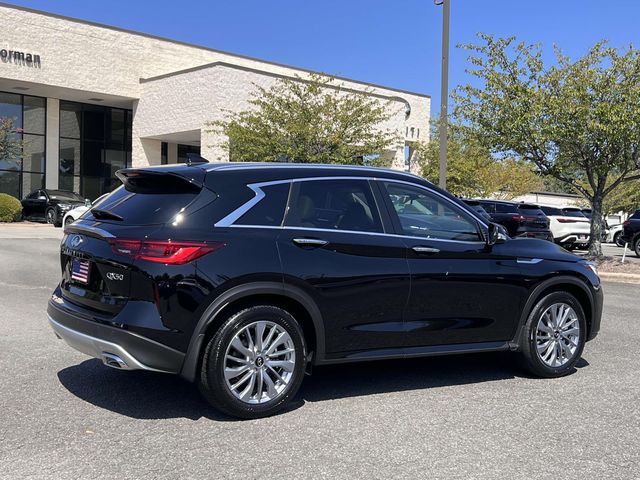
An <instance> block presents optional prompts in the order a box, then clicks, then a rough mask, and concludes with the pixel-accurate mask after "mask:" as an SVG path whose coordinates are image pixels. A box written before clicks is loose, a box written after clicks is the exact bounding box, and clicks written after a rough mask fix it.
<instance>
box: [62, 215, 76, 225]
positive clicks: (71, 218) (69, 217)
mask: <svg viewBox="0 0 640 480" xmlns="http://www.w3.org/2000/svg"><path fill="white" fill-rule="evenodd" d="M73 221H74V218H73V217H72V216H71V215H68V216H67V218H65V219H64V226H65V227H66V226H67V225H71V224H72V223H73Z"/></svg>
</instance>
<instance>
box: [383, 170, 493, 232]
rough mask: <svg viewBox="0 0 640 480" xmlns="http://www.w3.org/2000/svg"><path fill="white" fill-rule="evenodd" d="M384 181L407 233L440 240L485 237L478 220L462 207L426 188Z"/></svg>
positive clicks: (403, 228)
mask: <svg viewBox="0 0 640 480" xmlns="http://www.w3.org/2000/svg"><path fill="white" fill-rule="evenodd" d="M383 183H384V186H385V189H386V192H387V194H388V195H389V199H390V200H391V203H392V204H393V208H394V210H395V212H396V214H397V215H398V220H399V221H400V228H401V229H402V233H404V234H405V235H410V236H412V237H425V238H433V239H440V240H459V241H480V240H481V239H480V236H479V234H478V227H477V223H476V222H475V221H474V220H473V218H472V217H471V216H469V215H468V214H467V213H466V212H464V211H463V210H462V209H459V208H457V207H456V206H454V205H453V204H451V203H449V202H447V201H446V200H444V199H442V198H439V197H438V196H437V195H435V194H431V193H429V192H428V191H426V190H424V189H422V188H418V187H411V186H409V185H405V184H399V183H393V182H383Z"/></svg>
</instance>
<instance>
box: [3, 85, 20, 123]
mask: <svg viewBox="0 0 640 480" xmlns="http://www.w3.org/2000/svg"><path fill="white" fill-rule="evenodd" d="M0 117H5V118H10V119H11V120H13V124H14V125H15V126H16V127H18V128H22V95H17V94H15V93H6V92H0Z"/></svg>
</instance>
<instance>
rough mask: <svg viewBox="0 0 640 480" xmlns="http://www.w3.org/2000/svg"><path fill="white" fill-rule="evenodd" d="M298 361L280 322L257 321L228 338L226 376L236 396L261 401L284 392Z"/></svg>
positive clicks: (253, 401) (228, 386)
mask: <svg viewBox="0 0 640 480" xmlns="http://www.w3.org/2000/svg"><path fill="white" fill-rule="evenodd" d="M295 365H296V352H295V346H294V343H293V339H292V338H291V336H290V335H289V333H288V332H287V331H286V330H285V329H284V328H283V327H282V326H280V325H278V324H277V323H274V322H270V321H258V322H253V323H251V324H249V325H247V326H246V327H244V328H242V329H241V330H240V331H239V332H238V333H236V334H235V335H234V337H233V338H232V339H231V342H229V345H228V347H227V351H226V352H225V359H224V378H225V382H226V385H227V388H228V389H229V391H230V392H231V393H232V394H233V395H234V396H235V397H236V398H237V399H239V400H241V401H243V402H245V403H250V404H256V403H257V404H260V403H265V402H268V401H271V400H273V399H275V398H277V397H279V396H280V395H282V394H283V393H284V391H285V390H286V389H287V385H288V384H289V382H290V381H291V378H292V377H293V373H294V370H295Z"/></svg>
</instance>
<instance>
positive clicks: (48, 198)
mask: <svg viewBox="0 0 640 480" xmlns="http://www.w3.org/2000/svg"><path fill="white" fill-rule="evenodd" d="M84 204H85V200H84V199H83V198H82V197H80V196H79V195H77V194H75V193H73V192H67V191H65V190H49V189H44V188H42V189H39V190H34V191H33V192H31V193H30V194H29V195H27V196H26V197H24V199H23V200H22V217H23V218H24V219H26V220H33V221H37V222H47V223H51V224H53V225H54V226H56V227H61V226H62V217H64V214H65V213H66V212H68V211H69V210H71V209H72V208H75V207H77V206H79V205H84Z"/></svg>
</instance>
